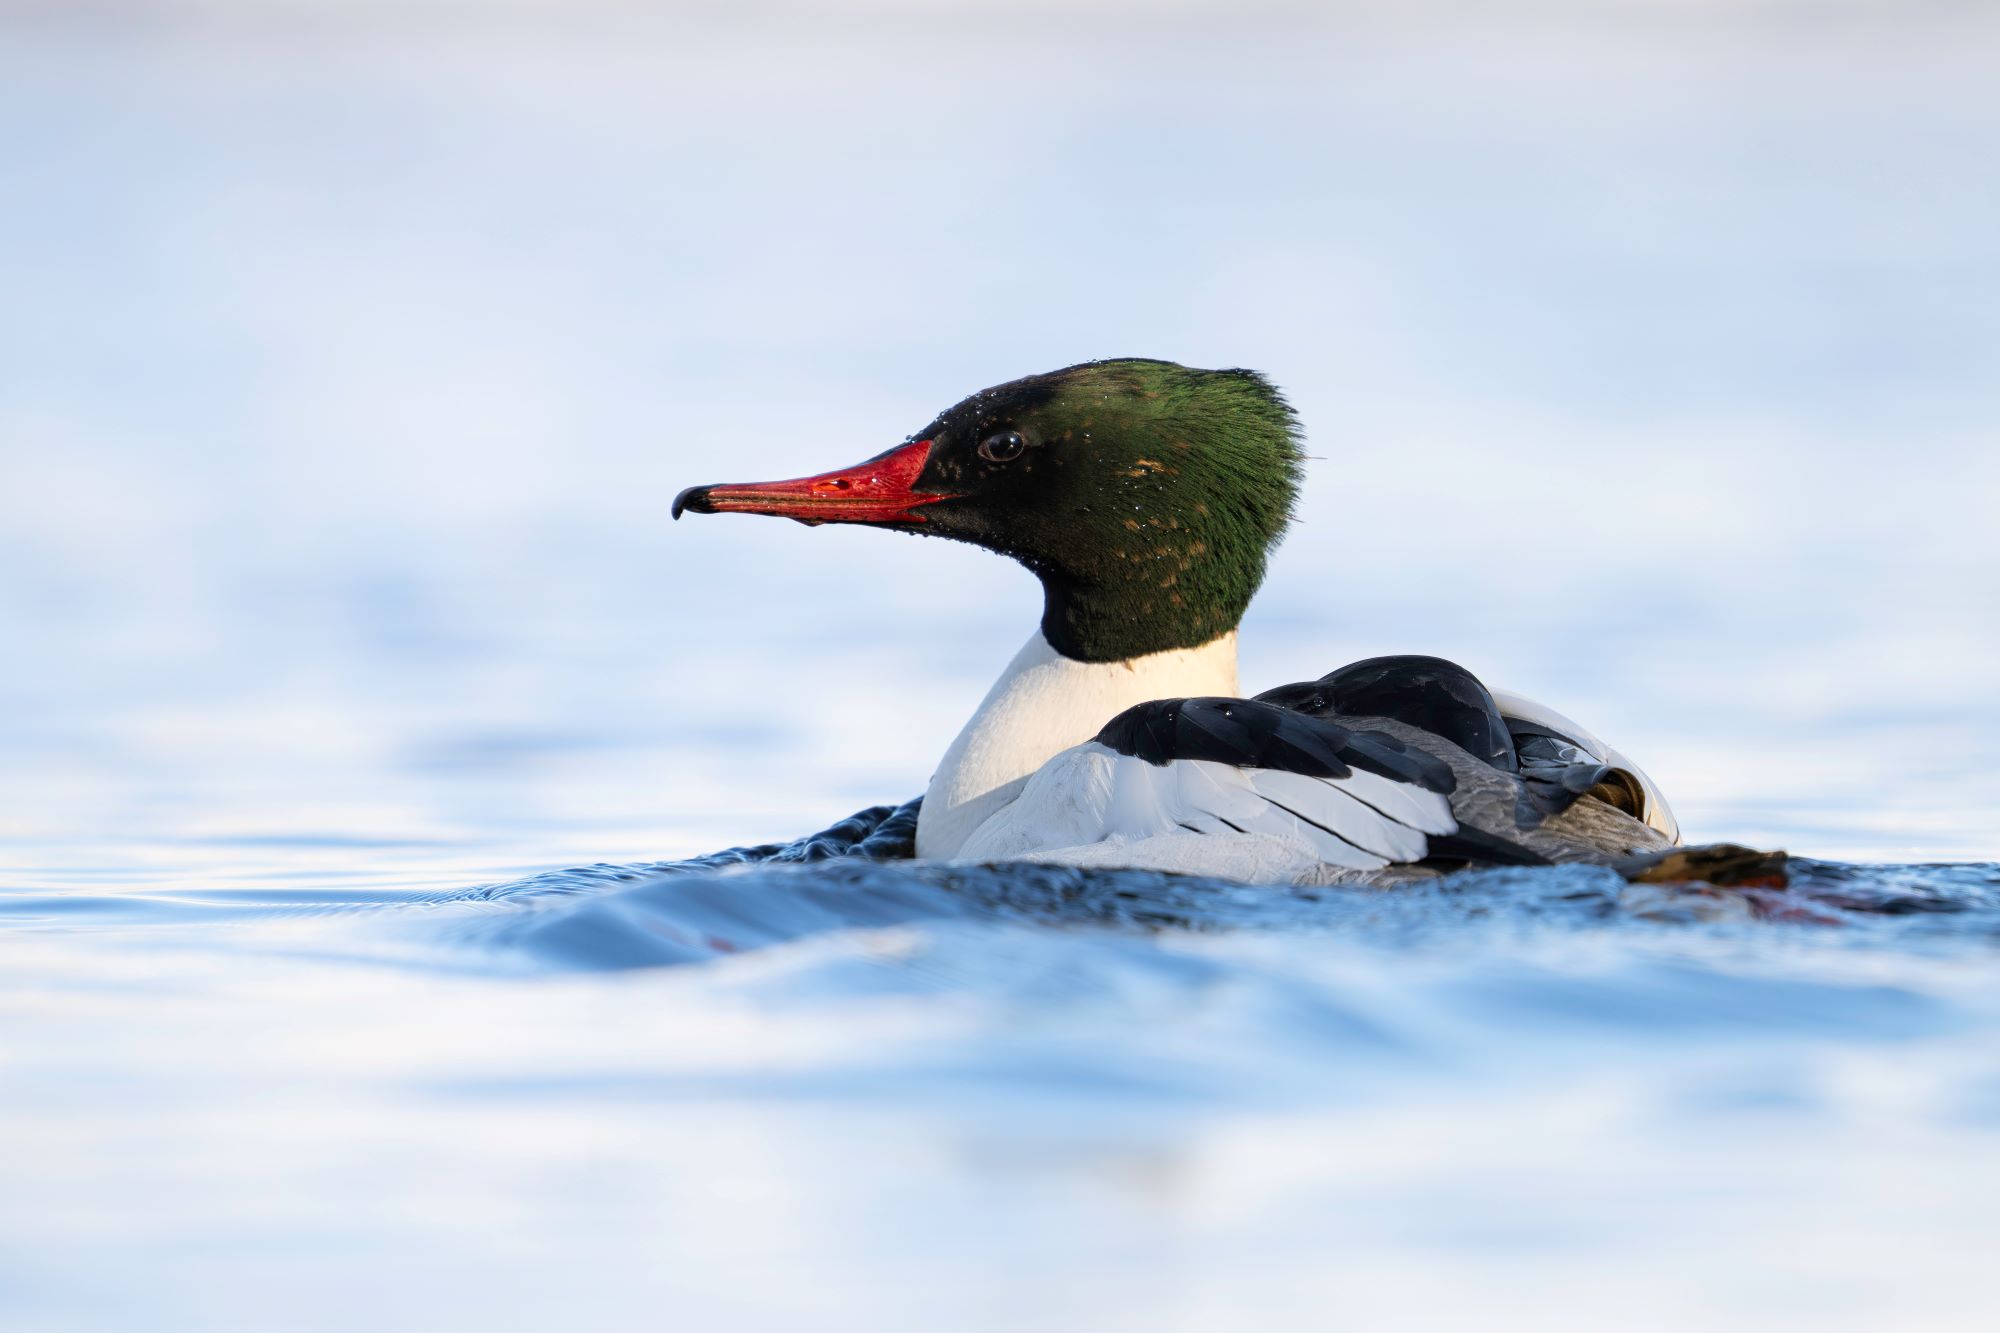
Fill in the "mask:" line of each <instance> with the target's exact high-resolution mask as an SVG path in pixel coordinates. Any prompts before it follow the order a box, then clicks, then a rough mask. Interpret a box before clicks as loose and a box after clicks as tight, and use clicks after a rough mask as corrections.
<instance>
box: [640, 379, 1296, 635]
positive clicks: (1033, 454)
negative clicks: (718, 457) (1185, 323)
mask: <svg viewBox="0 0 2000 1333" xmlns="http://www.w3.org/2000/svg"><path fill="white" fill-rule="evenodd" d="M1294 430H1295V428H1294V423H1293V419H1292V416H1291V412H1290V409H1288V408H1287V407H1286V406H1285V405H1284V402H1283V400H1282V399H1280V398H1279V397H1278V395H1277V394H1276V392H1275V391H1274V390H1273V389H1271V387H1270V386H1269V385H1268V384H1267V383H1265V382H1264V381H1263V380H1262V379H1261V378H1260V377H1258V376H1256V375H1254V374H1252V373H1250V372H1248V371H1206V370H1190V369H1188V368H1186V367H1183V366H1177V365H1173V364H1172V363H1169V362H1164V361H1107V362H1091V363H1087V364H1085V365H1081V366H1072V367H1069V368H1068V369H1066V370H1060V371H1056V372H1053V373H1052V374H1048V375H1037V376H1033V377H1030V378H1028V379H1022V380H1015V381H1013V382H1012V383H1009V384H1003V385H1000V386H998V387H996V388H992V389H987V390H984V391H982V392H980V393H976V394H974V395H972V396H971V397H970V398H967V399H965V400H964V401H963V402H961V403H959V404H957V405H956V406H954V407H952V408H951V409H950V410H948V411H946V412H945V413H943V414H942V415H941V416H939V417H938V418H937V419H936V420H934V421H933V422H931V424H930V425H929V426H927V427H925V428H924V429H923V430H922V431H919V432H917V433H916V434H915V435H913V436H911V437H910V439H909V441H908V442H907V443H905V444H904V445H902V446H899V447H898V448H896V449H893V450H890V451H889V452H888V453H885V454H883V455H881V456H879V457H878V458H875V459H871V460H870V461H869V462H868V463H866V464H863V465H861V466H860V467H856V468H849V469H846V470H844V471H842V472H834V473H826V474H823V475H822V476H819V477H808V478H802V479H800V480H799V481H794V482H773V483H761V484H756V485H750V486H716V487H696V488H693V489H691V490H689V491H686V492H683V493H682V495H681V497H680V499H679V500H678V501H677V502H676V513H678V512H680V510H681V509H683V508H685V509H694V510H697V511H725V510H737V511H746V512H756V513H767V514H779V515H782V516H785V517H790V518H796V519H800V520H801V521H804V522H811V523H817V522H837V521H845V522H867V523H872V524H876V525H879V526H885V527H891V528H894V529H896V530H898V531H904V532H915V533H921V534H924V535H928V536H937V537H951V538H954V539H956V540H959V541H966V542H972V543H975V544H977V545H980V546H984V547H986V548H988V549H989V550H993V551H998V552H1001V553H1002V554H1005V555H1008V556H1011V557H1013V558H1014V559H1016V560H1018V561H1020V562H1021V563H1022V564H1023V565H1025V566H1027V567H1028V568H1029V569H1030V570H1032V571H1034V573H1035V574H1036V575H1037V576H1039V577H1040V578H1041V580H1042V583H1043V585H1044V588H1045V589H1046V591H1047V595H1048V604H1047V609H1046V611H1045V614H1044V616H1043V625H1042V628H1043V632H1044V634H1046V635H1047V636H1048V638H1049V641H1050V642H1051V643H1052V644H1054V645H1055V646H1056V647H1057V648H1058V649H1059V650H1060V651H1062V652H1064V653H1066V654H1068V655H1070V656H1072V657H1078V658H1082V659H1084V660H1092V661H1104V660H1120V659H1124V658H1129V657H1133V656H1138V655H1141V654H1143V653H1148V652H1157V651H1161V650H1163V649H1165V648H1173V647H1192V646H1195V645H1197V644H1201V643H1205V642H1207V641H1208V640H1210V639H1212V638H1214V637H1216V636H1217V635H1218V634H1221V633H1225V632H1227V631H1228V630H1230V629H1232V628H1234V627H1235V624H1236V622H1237V620H1238V619H1240V618H1241V616H1242V613H1243V608H1244V607H1245V606H1246V605H1247V604H1248V602H1249V599H1250V596H1251V594H1252V593H1253V592H1254V591H1255V590H1256V587H1257V584H1258V582H1259V581H1260V580H1261V579H1262V577H1263V571H1264V559H1265V555H1266V552H1267V551H1268V549H1269V547H1270V546H1271V545H1272V544H1273V543H1274V542H1275V540H1276V538H1277V536H1278V534H1279V533H1280V532H1281V531H1282V530H1283V528H1284V526H1285V523H1286V521H1287V519H1288V518H1289V515H1290V510H1291V503H1292V497H1293V494H1294V491H1295V488H1296V484H1297V475H1298V467H1299V454H1298V448H1297V444H1296V440H1295V438H1294Z"/></svg>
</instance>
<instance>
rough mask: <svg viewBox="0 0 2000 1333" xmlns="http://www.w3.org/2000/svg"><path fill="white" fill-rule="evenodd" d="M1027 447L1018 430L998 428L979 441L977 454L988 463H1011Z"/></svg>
mask: <svg viewBox="0 0 2000 1333" xmlns="http://www.w3.org/2000/svg"><path fill="white" fill-rule="evenodd" d="M1027 447H1028V442H1027V441H1026V440H1024V439H1022V438H1021V432H1020V431H1018V430H998V431H995V432H993V433H992V434H991V435H989V436H987V437H986V438H985V439H983V440H981V441H980V442H979V456H980V457H981V458H983V459H985V460H986V461H987V462H989V463H1011V462H1013V461H1014V460H1015V459H1017V458H1019V457H1020V456H1021V451H1022V450H1024V449H1026V448H1027Z"/></svg>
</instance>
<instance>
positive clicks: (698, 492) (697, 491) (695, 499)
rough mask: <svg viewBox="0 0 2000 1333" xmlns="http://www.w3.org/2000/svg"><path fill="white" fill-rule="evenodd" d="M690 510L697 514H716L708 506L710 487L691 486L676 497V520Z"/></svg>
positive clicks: (674, 510)
mask: <svg viewBox="0 0 2000 1333" xmlns="http://www.w3.org/2000/svg"><path fill="white" fill-rule="evenodd" d="M689 509H692V510H693V511H694V512H695V513H697V514H708V513H713V512H714V511H713V510H711V509H710V508H709V505H708V487H706V486H690V487H688V488H687V489H686V490H684V491H682V492H681V493H680V494H679V495H676V496H675V497H674V509H673V515H674V517H675V518H679V517H680V516H681V514H682V513H683V512H685V511H687V510H689Z"/></svg>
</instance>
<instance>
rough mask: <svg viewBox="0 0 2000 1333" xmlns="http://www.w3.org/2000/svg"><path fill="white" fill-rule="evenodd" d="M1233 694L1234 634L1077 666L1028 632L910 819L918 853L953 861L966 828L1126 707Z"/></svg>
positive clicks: (969, 831) (968, 834)
mask: <svg viewBox="0 0 2000 1333" xmlns="http://www.w3.org/2000/svg"><path fill="white" fill-rule="evenodd" d="M1236 693H1237V685H1236V633H1235V631H1233V630H1232V631H1230V632H1229V633H1228V634H1225V635H1223V636H1222V637H1221V638H1219V639H1215V640H1213V641H1212V642H1209V643H1205V644H1203V645H1202V646H1201V647H1199V648H1177V649H1174V650H1172V651H1170V652H1164V653H1152V654H1149V655H1147V656H1145V657H1135V658H1133V659H1132V660H1131V661H1129V662H1078V661H1076V660H1074V659H1072V658H1068V657H1064V656H1063V655H1062V654H1061V653H1058V652H1057V651H1056V650H1055V649H1054V648H1051V647H1050V646H1049V642H1048V640H1047V639H1044V638H1043V637H1042V636H1041V634H1040V632H1037V633H1036V634H1035V636H1034V637H1033V638H1031V639H1029V640H1028V642H1027V644H1026V646H1024V647H1023V648H1022V649H1021V651H1020V652H1018V653H1016V654H1015V655H1014V660H1013V661H1012V662H1010V663H1008V665H1007V669H1006V671H1005V672H1003V673H1001V676H1000V679H999V680H998V681H996V682H994V685H993V688H992V689H991V690H989V691H987V694H986V698H985V700H984V701H983V702H982V703H981V704H980V705H979V709H978V711H977V712H975V713H974V714H973V715H972V720H971V721H969V722H967V723H966V724H965V729H964V730H963V731H961V732H959V733H958V739H956V740H954V741H953V742H952V743H951V748H950V749H948V750H946V751H945V754H944V758H943V760H941V761H940V762H939V764H938V769H937V773H936V775H935V776H934V777H932V778H931V784H930V789H929V790H928V791H926V792H925V793H924V805H923V810H922V812H921V813H920V814H919V816H918V819H917V855H919V856H928V857H951V856H957V855H959V853H960V849H961V848H963V847H964V845H965V843H966V840H967V839H968V838H970V837H971V836H972V833H973V830H975V829H977V828H978V827H979V826H980V825H981V824H982V823H984V822H985V821H986V819H987V817H988V816H990V815H992V814H993V813H994V812H995V811H997V810H999V809H1000V808H1001V807H1002V806H1004V805H1006V804H1007V803H1008V802H1009V801H1012V800H1013V799H1014V798H1015V797H1016V796H1018V795H1020V792H1021V788H1022V786H1023V785H1024V784H1025V783H1026V782H1027V779H1028V777H1029V775H1030V774H1032V773H1034V772H1035V770H1037V769H1039V768H1040V767H1041V766H1042V765H1043V764H1045V763H1047V762H1048V761H1049V760H1050V759H1053V758H1054V757H1055V756H1056V755H1058V754H1060V753H1062V752H1063V751H1064V750H1067V749H1069V748H1070V747H1071V746H1073V745H1079V744H1082V743H1083V742H1084V741H1087V740H1089V739H1090V738H1091V737H1093V736H1095V735H1096V734H1097V733H1098V731H1099V730H1100V729H1102V728H1103V726H1104V724H1105V723H1106V722H1109V721H1110V720H1111V719H1112V718H1114V717H1116V716H1117V715H1118V714H1120V713H1122V712H1124V711H1125V710H1126V709H1127V708H1130V707H1131V706H1132V705H1133V704H1142V703H1146V702H1147V701H1149V700H1152V699H1175V698H1184V697H1190V696H1199V695H1222V696H1227V697H1233V696H1234V695H1235V694H1236Z"/></svg>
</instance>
